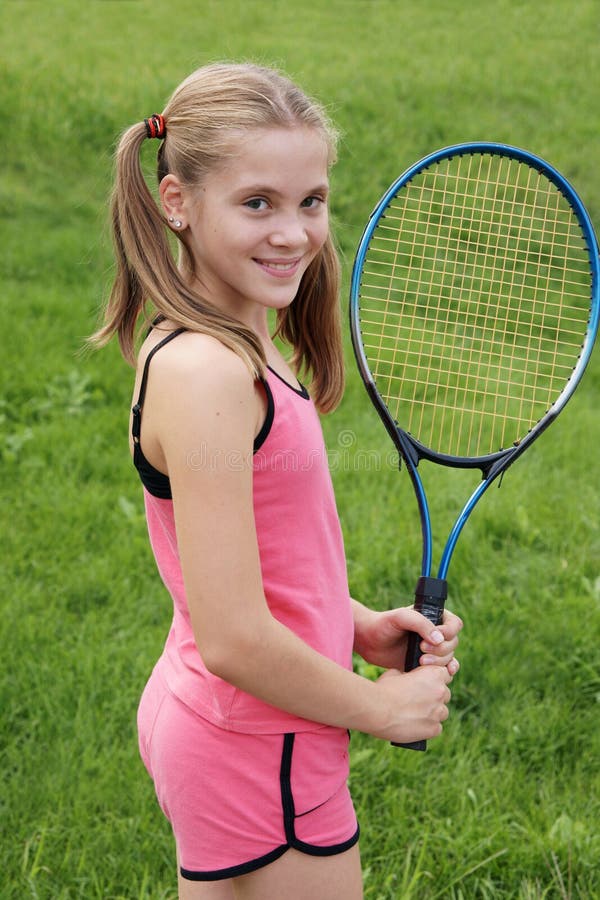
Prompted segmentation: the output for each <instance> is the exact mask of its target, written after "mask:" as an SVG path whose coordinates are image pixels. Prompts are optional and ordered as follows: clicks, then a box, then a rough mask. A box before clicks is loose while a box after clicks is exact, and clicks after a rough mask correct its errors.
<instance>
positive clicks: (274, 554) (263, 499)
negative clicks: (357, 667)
mask: <svg viewBox="0 0 600 900" xmlns="http://www.w3.org/2000/svg"><path fill="white" fill-rule="evenodd" d="M266 388H267V394H268V395H270V399H271V400H272V403H273V413H274V415H273V419H272V423H271V427H270V430H269V432H268V435H267V437H266V438H265V440H264V441H263V443H262V444H261V446H260V449H259V450H258V451H257V452H256V453H255V454H254V457H253V493H254V516H255V522H256V531H257V535H258V545H259V551H260V562H261V569H262V579H263V586H264V591H265V596H266V599H267V603H268V605H269V608H270V610H271V613H272V615H273V616H274V617H275V618H276V619H278V620H279V621H280V622H282V623H283V624H284V625H286V626H287V627H288V628H289V629H290V630H291V631H293V632H295V633H296V634H297V635H298V636H299V637H300V638H302V639H303V640H304V641H305V642H306V643H307V644H309V645H310V646H311V647H313V648H314V649H315V650H317V651H318V652H319V653H321V654H323V655H324V656H326V657H328V658H329V659H332V660H334V661H335V662H336V663H338V664H339V665H341V666H343V667H344V668H347V669H350V668H351V665H352V645H353V637H354V626H353V620H352V610H351V604H350V596H349V591H348V581H347V574H346V560H345V554H344V545H343V539H342V533H341V528H340V523H339V519H338V515H337V510H336V505H335V498H334V495H333V487H332V483H331V476H330V472H329V467H328V461H327V455H326V451H325V445H324V442H323V434H322V431H321V424H320V422H319V417H318V415H317V412H316V409H315V407H314V405H313V403H312V401H311V400H310V398H309V397H308V394H307V393H306V391H304V390H302V391H300V390H297V389H296V388H293V387H292V386H291V385H289V384H287V382H285V381H283V380H282V379H281V378H280V377H279V376H278V375H276V374H275V373H274V372H273V371H271V370H269V372H268V374H267V383H266ZM144 498H145V506H146V517H147V522H148V531H149V534H150V542H151V545H152V549H153V551H154V556H155V558H156V562H157V565H158V569H159V572H160V574H161V577H162V579H163V581H164V583H165V585H166V587H167V590H168V591H169V593H170V594H171V597H172V599H173V605H174V615H173V623H172V626H171V629H170V631H169V634H168V637H167V641H166V644H165V647H164V650H163V653H162V656H161V657H160V659H159V661H158V663H157V666H158V668H159V669H160V672H161V674H162V676H163V678H164V679H165V681H166V683H167V685H168V686H169V688H170V690H171V691H172V692H173V693H174V694H175V695H176V696H177V697H178V698H180V699H181V700H182V701H183V702H184V703H185V704H187V705H188V706H189V707H190V708H191V709H193V710H194V711H195V712H197V713H198V714H199V715H201V716H203V717H204V718H206V719H208V720H209V721H210V722H212V723H214V724H215V725H218V726H220V727H221V728H225V729H229V730H232V731H242V732H253V733H269V732H285V731H310V730H313V729H315V728H318V727H320V726H319V723H316V722H312V721H309V720H307V719H301V718H298V717H297V716H294V715H291V714H290V713H287V712H285V711H283V710H281V709H277V708H275V707H273V706H269V705H268V704H266V703H264V702H262V701H260V700H258V699H256V698H255V697H253V696H251V695H250V694H247V693H245V692H244V691H241V690H238V689H237V688H235V687H233V686H232V685H231V684H229V683H228V682H226V681H224V680H223V679H221V678H219V677H217V676H215V675H213V674H211V673H210V672H209V671H208V669H207V668H206V667H205V666H204V664H203V662H202V659H201V657H200V654H199V652H198V649H197V647H196V644H195V641H194V636H193V632H192V627H191V623H190V615H189V611H188V606H187V601H186V597H185V590H184V586H183V577H182V573H181V565H180V561H179V554H178V550H177V538H176V534H175V522H174V516H173V501H172V500H171V499H165V498H160V497H157V496H154V495H153V494H151V493H149V491H148V490H146V489H145V490H144ZM267 678H269V673H268V672H265V679H267Z"/></svg>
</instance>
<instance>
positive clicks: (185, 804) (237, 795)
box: [95, 64, 461, 900]
mask: <svg viewBox="0 0 600 900" xmlns="http://www.w3.org/2000/svg"><path fill="white" fill-rule="evenodd" d="M148 138H156V139H158V140H159V141H160V142H161V143H160V146H159V150H158V182H159V198H160V206H161V207H162V210H161V209H160V208H159V206H158V205H157V204H156V203H155V201H154V200H153V198H152V196H151V194H150V192H149V190H148V187H147V186H146V183H145V181H144V178H143V176H142V172H141V168H140V161H139V154H140V150H141V147H142V144H143V143H144V142H145V141H146V140H147V139H148ZM334 155H335V133H334V130H333V128H332V126H331V125H330V123H329V122H328V120H327V118H326V116H325V114H324V112H323V110H322V109H321V108H320V107H319V106H318V105H317V104H316V103H315V102H313V101H312V100H310V99H308V98H307V97H306V96H305V95H304V94H303V93H302V92H301V91H300V90H299V89H298V88H297V87H296V86H295V85H294V84H292V83H290V82H289V81H288V80H287V79H286V78H284V77H282V76H281V75H280V74H278V73H277V72H275V71H272V70H269V69H263V68H260V67H257V66H253V65H245V64H218V65H211V66H207V67H204V68H202V69H199V70H198V71H196V72H194V74H192V75H191V76H190V77H189V78H188V79H186V80H185V81H184V82H183V84H181V85H180V87H179V88H177V90H176V91H175V93H174V94H173V96H172V98H171V100H170V101H169V103H168V104H167V106H166V108H165V110H164V112H163V113H162V115H157V114H155V115H153V116H151V117H150V118H149V119H147V120H144V122H141V123H139V124H137V125H134V126H133V127H132V128H130V129H129V130H128V131H127V132H126V133H125V134H124V135H123V137H122V140H121V143H120V145H119V149H118V153H117V172H116V186H115V191H114V197H113V204H112V214H113V227H114V238H115V246H116V255H117V273H116V279H115V283H114V286H113V290H112V294H111V297H110V302H109V305H108V309H107V315H106V323H105V325H104V327H103V328H102V329H101V331H99V332H98V334H97V335H96V336H95V337H96V341H98V342H100V343H102V342H105V341H106V340H108V338H109V337H110V336H111V335H112V334H114V333H117V334H118V336H119V341H120V345H121V348H122V351H123V353H124V356H125V357H126V359H127V360H129V361H131V362H133V361H134V333H135V329H136V324H137V323H138V321H139V320H140V319H141V318H143V313H144V310H145V302H146V301H151V303H152V308H153V313H152V315H153V321H152V327H151V328H150V330H149V333H148V334H147V336H146V339H145V341H144V342H143V344H142V346H141V349H140V351H139V355H138V359H137V378H136V383H135V387H134V404H133V411H132V420H131V446H132V453H133V460H134V463H135V466H136V467H137V469H138V472H139V474H140V478H141V480H142V483H143V485H144V500H145V505H146V514H147V520H148V529H149V534H150V541H151V544H152V548H153V551H154V554H155V557H156V562H157V565H158V569H159V571H160V574H161V576H162V578H163V581H164V583H165V585H166V587H167V588H168V590H169V592H170V593H171V596H172V598H173V604H174V617H173V625H172V628H171V630H170V632H169V635H168V637H167V641H166V645H165V648H164V652H163V654H162V655H161V657H160V659H159V661H158V663H157V665H156V667H155V669H154V672H153V673H152V675H151V677H150V680H149V681H148V683H147V685H146V688H145V690H144V693H143V696H142V699H141V703H140V707H139V712H138V727H139V741H140V750H141V754H142V758H143V760H144V763H145V765H146V767H147V769H148V771H149V773H150V775H151V777H152V778H153V780H154V784H155V787H156V793H157V796H158V801H159V803H160V805H161V807H162V809H163V811H164V813H165V815H166V816H167V817H168V819H169V821H170V823H171V825H172V828H173V832H174V835H175V840H176V847H177V855H178V865H179V896H180V898H182V900H200V898H207V900H233V898H236V900H242V898H243V900H271V898H273V900H274V898H277V900H280V898H281V897H284V896H285V897H286V898H288V900H303V898H311V900H314V898H315V897H318V898H320V900H334V898H344V900H358V898H360V897H361V896H362V888H361V871H360V861H359V853H358V843H357V842H358V827H357V823H356V818H355V814H354V810H353V807H352V802H351V799H350V796H349V793H348V789H347V786H346V780H347V775H348V729H359V730H361V731H364V732H367V733H369V734H372V735H374V736H375V737H378V738H381V739H384V740H393V741H410V740H414V739H417V738H431V737H433V736H435V735H437V734H439V733H440V731H441V723H442V721H443V720H444V719H445V718H446V717H447V715H448V709H447V704H448V701H449V699H450V693H449V690H448V684H449V682H450V681H451V679H452V676H453V675H454V673H455V672H456V671H457V668H458V664H457V662H456V660H455V659H454V650H455V648H456V645H457V634H458V631H459V629H460V627H461V623H460V621H459V620H458V619H457V618H456V617H455V616H453V615H452V614H451V613H446V617H445V621H444V624H443V625H442V626H440V627H438V628H435V629H434V628H433V627H432V626H431V625H430V624H429V623H428V622H427V620H426V619H424V618H422V617H421V616H420V615H419V614H418V613H416V612H414V611H413V610H411V609H398V610H393V611H390V612H384V613H376V612H373V611H370V610H368V609H367V608H366V607H364V606H362V605H361V604H360V603H358V602H356V601H354V600H352V599H351V598H350V596H349V593H348V584H347V577H346V565H345V559H344V551H343V544H342V536H341V531H340V525H339V521H338V517H337V514H336V509H335V503H334V498H333V493H332V487H331V481H330V476H329V471H328V468H327V458H326V455H325V452H324V448H323V440H322V434H321V430H320V425H319V420H318V415H317V412H316V410H318V411H320V412H328V411H330V410H332V409H333V408H334V407H335V405H336V404H337V402H338V401H339V399H340V394H341V392H342V381H343V363H342V349H341V338H340V322H339V303H338V278H339V269H338V262H337V258H336V254H335V251H334V248H333V244H332V240H331V236H330V233H329V224H328V171H329V168H330V166H331V164H332V162H333V160H334ZM169 231H171V232H172V233H173V234H174V235H175V236H176V238H177V239H178V241H179V248H180V249H179V260H178V262H177V263H176V262H175V261H174V260H173V257H172V255H171V252H170V244H169V239H168V238H169ZM270 310H273V311H274V312H275V315H276V323H277V329H276V331H277V335H278V336H279V337H280V338H282V339H283V340H284V341H285V342H287V343H288V344H289V345H291V348H292V351H293V353H292V357H291V361H287V360H286V359H285V358H284V357H283V356H282V355H281V354H280V352H279V350H278V349H277V347H276V345H275V343H274V341H273V336H272V335H271V333H270V331H269V326H268V315H267V314H268V312H269V311H270ZM302 372H304V373H305V374H306V375H307V376H309V377H310V379H311V382H310V384H311V394H310V396H309V393H308V391H307V390H306V388H305V387H304V385H303V384H301V383H300V382H299V381H298V377H297V376H298V374H299V373H302ZM407 630H414V631H417V632H418V633H419V634H420V635H421V636H422V638H423V643H422V647H423V650H424V651H425V655H424V656H423V658H422V663H423V665H422V666H421V667H420V668H418V669H417V670H416V671H414V672H411V673H408V674H403V673H401V672H400V671H398V669H397V667H398V666H399V665H401V664H402V660H403V657H404V643H405V636H406V631H407ZM353 648H354V650H356V651H357V652H358V653H359V654H361V655H362V656H363V657H364V659H366V660H368V661H369V662H371V663H374V664H376V665H379V666H383V667H385V668H388V669H389V671H387V672H386V673H385V675H384V676H383V677H382V678H380V679H379V681H377V682H371V681H369V680H367V679H365V678H362V677H360V676H359V675H357V674H354V673H353V671H352V665H351V663H352V650H353Z"/></svg>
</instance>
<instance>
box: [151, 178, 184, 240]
mask: <svg viewBox="0 0 600 900" xmlns="http://www.w3.org/2000/svg"><path fill="white" fill-rule="evenodd" d="M158 193H159V196H160V202H161V204H162V208H163V211H164V214H165V216H166V217H167V219H169V222H171V223H172V222H173V221H177V222H180V223H181V224H180V225H179V226H178V228H177V230H178V231H179V230H180V229H182V228H186V227H187V222H186V221H185V211H184V192H183V189H182V186H181V182H180V181H179V179H178V178H177V177H176V176H175V175H171V174H169V175H165V177H164V178H163V179H162V181H161V183H160V185H159V188H158Z"/></svg>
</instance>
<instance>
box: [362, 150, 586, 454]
mask: <svg viewBox="0 0 600 900" xmlns="http://www.w3.org/2000/svg"><path fill="white" fill-rule="evenodd" d="M589 301H590V269H589V260H588V254H587V248H586V246H585V242H584V239H583V237H582V234H581V229H580V226H579V223H578V221H577V218H576V216H575V215H574V213H573V211H572V210H571V207H570V205H569V204H568V202H567V200H566V199H565V198H564V197H563V195H562V194H561V193H560V192H559V191H558V190H557V188H556V187H555V186H554V185H553V184H552V183H551V182H550V181H549V180H548V179H547V178H546V176H545V175H543V174H541V173H539V172H538V171H537V170H534V169H533V168H531V167H529V166H525V165H521V164H519V163H518V162H517V161H516V160H514V159H512V158H509V157H498V156H492V155H489V154H483V153H479V154H469V155H468V156H465V157H460V156H456V157H453V158H452V159H450V160H445V161H444V162H442V163H438V164H435V165H434V166H433V167H432V168H431V169H426V170H425V171H424V172H421V173H419V174H418V175H417V176H416V177H415V178H414V179H413V180H412V181H411V182H409V183H408V185H406V186H405V187H404V188H403V189H402V190H401V191H400V192H399V193H398V194H397V195H396V196H395V197H394V198H393V200H392V201H391V203H390V205H389V207H388V209H387V211H386V214H385V217H384V218H382V219H381V220H380V223H379V224H378V226H377V228H376V229H375V231H374V233H373V235H372V237H371V242H370V245H369V250H368V252H367V255H366V258H365V261H364V265H363V272H362V281H361V290H360V325H361V332H362V340H363V346H364V349H365V353H366V355H367V358H368V360H369V365H370V368H371V372H372V374H373V377H374V379H375V382H376V385H377V388H378V391H379V393H380V395H381V396H382V398H383V399H384V401H385V402H386V404H387V405H388V408H389V409H390V412H391V413H392V415H393V416H394V418H395V419H396V420H397V421H398V422H399V424H401V425H402V427H404V428H405V429H406V430H407V431H410V432H411V433H412V434H413V435H414V436H415V437H416V438H417V439H418V440H420V441H421V442H422V443H424V444H426V445H427V446H429V447H431V448H432V449H434V450H436V451H437V452H441V453H446V454H449V455H455V456H471V457H473V456H482V455H486V454H487V453H493V452H495V451H496V450H499V449H502V448H504V447H506V446H509V445H510V444H511V443H518V442H519V441H520V440H521V439H522V437H523V436H524V435H525V434H526V433H527V432H528V431H529V430H530V429H531V427H532V426H533V425H534V424H535V423H536V422H537V421H539V419H540V418H541V417H542V416H543V415H544V413H545V412H546V411H547V410H548V409H549V408H550V406H551V405H552V403H553V402H554V401H555V400H556V399H557V397H558V396H559V395H560V393H561V391H562V389H563V388H564V386H565V384H566V382H567V381H568V379H569V377H570V374H571V372H572V369H573V367H574V365H575V363H576V361H577V358H578V356H579V353H580V350H581V346H582V344H583V341H584V338H585V332H586V328H587V322H588V316H589Z"/></svg>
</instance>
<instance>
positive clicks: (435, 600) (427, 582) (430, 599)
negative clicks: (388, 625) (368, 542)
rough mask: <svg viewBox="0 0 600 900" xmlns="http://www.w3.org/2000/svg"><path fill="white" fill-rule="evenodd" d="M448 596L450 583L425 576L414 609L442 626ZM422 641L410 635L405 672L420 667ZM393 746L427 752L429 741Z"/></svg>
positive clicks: (419, 581)
mask: <svg viewBox="0 0 600 900" xmlns="http://www.w3.org/2000/svg"><path fill="white" fill-rule="evenodd" d="M447 596H448V583H447V581H446V580H445V579H444V578H429V577H427V576H425V575H423V576H421V578H419V580H418V582H417V589H416V591H415V604H414V609H416V610H417V612H420V613H421V614H422V615H423V616H425V618H426V619H428V620H429V621H430V622H431V624H432V625H441V624H442V619H443V618H444V604H445V602H446V597H447ZM421 640H422V638H421V636H420V635H418V634H416V633H415V632H411V633H410V634H409V636H408V644H407V647H406V660H405V663H404V671H405V672H412V670H413V669H416V668H417V666H418V665H419V660H420V658H421V656H422V655H423V654H422V653H421V648H420V646H419V644H420V643H421ZM392 746H394V747H404V749H405V750H426V749H427V741H411V742H410V743H406V744H396V743H394V742H392Z"/></svg>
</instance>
